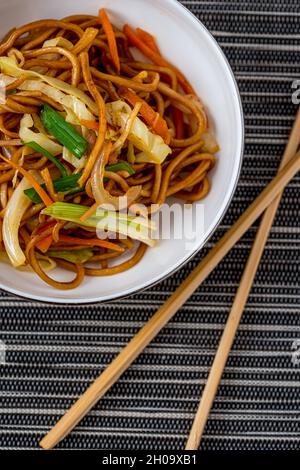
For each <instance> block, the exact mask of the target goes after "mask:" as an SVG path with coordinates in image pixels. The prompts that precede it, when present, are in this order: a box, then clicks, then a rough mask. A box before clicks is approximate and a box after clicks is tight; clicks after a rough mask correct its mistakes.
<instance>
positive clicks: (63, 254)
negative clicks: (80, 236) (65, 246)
mask: <svg viewBox="0 0 300 470" xmlns="http://www.w3.org/2000/svg"><path fill="white" fill-rule="evenodd" d="M47 255H49V256H51V258H58V259H64V260H65V261H69V262H70V263H75V264H84V263H86V262H87V261H89V260H90V259H91V258H92V257H93V255H94V253H93V250H92V249H91V248H83V249H82V250H70V251H67V250H49V251H47Z"/></svg>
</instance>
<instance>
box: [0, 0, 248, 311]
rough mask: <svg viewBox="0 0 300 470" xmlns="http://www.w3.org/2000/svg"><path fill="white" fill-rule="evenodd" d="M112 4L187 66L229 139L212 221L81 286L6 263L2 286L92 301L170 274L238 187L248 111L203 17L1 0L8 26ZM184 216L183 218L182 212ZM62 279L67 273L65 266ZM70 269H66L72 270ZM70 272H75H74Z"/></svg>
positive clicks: (122, 5) (211, 200) (171, 1)
mask: <svg viewBox="0 0 300 470" xmlns="http://www.w3.org/2000/svg"><path fill="white" fill-rule="evenodd" d="M101 6H105V7H107V8H108V9H109V12H110V14H111V15H112V17H113V20H114V22H116V23H117V24H118V25H119V26H121V25H122V24H124V23H129V24H132V25H133V26H140V27H142V28H144V29H146V30H148V31H150V32H151V33H153V34H154V35H155V36H156V37H157V38H158V41H159V46H160V47H161V50H162V53H163V54H164V55H165V57H166V58H167V59H168V60H169V61H171V62H173V63H174V64H176V65H177V66H178V67H179V69H181V70H182V71H184V73H185V74H186V75H187V77H188V78H189V80H190V81H191V83H192V84H193V86H194V88H195V89H196V91H197V92H198V94H199V96H200V97H201V98H202V99H203V101H204V103H205V104H206V106H207V108H208V109H209V114H210V116H211V117H213V122H214V126H215V130H216V135H217V139H218V141H219V143H220V145H221V151H220V152H219V158H218V163H217V165H216V168H215V169H214V170H213V172H212V173H211V174H210V178H211V181H212V189H211V192H210V194H209V195H208V197H207V198H206V199H205V200H204V203H203V207H204V216H205V219H204V227H203V230H202V231H199V233H198V234H197V236H196V237H195V239H194V240H193V241H192V242H190V243H189V244H188V245H187V244H186V240H174V239H171V240H163V241H161V242H160V243H159V244H158V246H157V247H155V248H154V249H149V250H148V251H147V253H146V255H145V257H144V259H143V260H142V261H141V262H140V263H139V264H138V265H137V266H135V267H134V268H133V269H131V270H130V271H127V272H125V273H123V274H119V275H116V276H114V277H105V278H88V277H87V278H86V279H85V281H84V283H83V284H82V285H81V286H80V287H79V288H77V289H75V290H73V291H58V290H55V289H52V288H51V287H49V286H47V285H46V284H44V283H43V282H42V281H41V280H40V279H39V278H38V277H37V276H36V275H35V274H31V273H24V272H20V271H16V270H14V269H13V268H12V267H10V266H8V265H6V264H3V263H1V264H0V287H1V288H3V289H5V290H7V291H9V292H11V293H13V294H17V295H20V296H23V297H27V298H30V299H34V300H41V301H46V302H58V303H72V304H73V303H74V304H75V303H76V304H79V303H90V302H100V301H108V300H112V299H116V298H119V297H124V296H127V295H130V294H133V293H135V292H137V291H139V290H141V289H145V288H147V287H149V286H151V285H153V284H155V283H157V282H158V281H160V280H162V279H164V278H166V277H167V276H169V275H170V274H171V273H173V272H174V271H176V270H177V269H178V268H180V267H181V266H182V265H183V264H184V263H186V262H187V261H188V260H189V259H191V257H192V256H194V255H195V253H197V252H198V251H199V250H200V249H201V248H202V247H203V245H204V244H205V242H206V241H207V240H208V239H209V238H210V237H211V236H212V234H213V232H214V231H215V230H216V228H217V226H218V224H219V223H220V221H221V219H222V217H223V216H224V214H225V212H226V210H227V209H228V206H229V204H230V201H231V198H232V196H233V194H234V191H235V188H236V185H237V181H238V177H239V173H240V168H241V162H242V153H243V135H244V130H243V113H242V106H241V101H240V97H239V92H238V88H237V85H236V82H235V79H234V76H233V73H232V71H231V69H230V66H229V64H228V62H227V60H226V58H225V56H224V54H223V52H222V50H221V49H220V48H219V46H218V44H217V43H216V41H215V40H214V38H213V37H212V36H211V35H210V33H209V32H208V31H207V29H206V28H205V27H204V26H203V24H202V23H201V22H200V21H198V20H197V18H195V16H193V15H192V14H191V13H190V12H189V11H188V10H187V9H186V8H184V7H183V6H182V5H181V4H180V3H178V2H177V1H175V0H126V1H124V0H111V1H109V0H107V1H101V0H88V1H86V2H82V1H80V0H51V1H49V2H45V1H38V0H1V4H0V32H1V34H2V35H3V34H4V33H6V32H7V31H8V30H9V29H10V28H11V27H13V26H19V25H22V24H25V23H27V22H30V21H33V20H37V19H41V18H62V17H64V16H68V15H73V14H79V13H84V14H97V12H98V9H99V7H101ZM175 223H176V219H175ZM59 276H60V278H61V279H63V277H62V274H61V273H59ZM64 276H66V274H64ZM67 276H68V274H67Z"/></svg>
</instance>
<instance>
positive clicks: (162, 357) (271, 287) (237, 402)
mask: <svg viewBox="0 0 300 470" xmlns="http://www.w3.org/2000/svg"><path fill="white" fill-rule="evenodd" d="M182 3H183V4H184V5H185V6H187V7H188V8H190V9H191V11H192V12H193V13H195V14H196V15H197V16H198V17H199V18H200V19H201V20H202V21H203V23H204V24H205V25H206V26H207V27H208V28H209V29H210V30H211V31H212V33H213V35H214V36H215V37H216V39H217V40H218V42H219V44H220V45H221V46H222V48H223V50H224V51H225V54H226V55H227V57H228V59H229V61H230V63H231V66H232V68H233V70H234V72H235V76H236V78H237V81H238V84H239V87H240V91H241V95H242V99H243V105H244V111H245V118H246V149H245V160H244V166H243V170H242V176H241V180H240V184H239V186H238V190H237V192H236V195H235V198H234V201H233V203H232V205H231V207H230V210H229V212H228V214H227V216H226V218H225V219H224V220H223V223H222V226H221V227H220V229H219V230H218V232H217V234H216V235H215V237H214V240H212V241H210V242H209V243H208V244H207V246H206V249H205V250H204V251H203V252H202V254H201V255H199V256H197V257H196V258H195V259H194V260H193V261H192V262H190V263H189V264H188V265H187V266H186V267H185V268H183V269H182V270H181V271H179V272H178V273H176V274H175V275H173V276H172V277H171V278H169V279H167V280H166V281H164V282H163V283H161V284H160V285H159V286H156V287H154V288H152V289H149V290H148V291H146V292H144V293H142V294H139V295H136V296H133V297H131V298H129V299H126V300H122V301H120V302H115V303H112V304H110V305H108V304H107V305H90V306H85V307H82V306H78V307H77V306H74V307H68V306H66V307H60V306H56V305H55V306H54V305H40V304H38V303H36V302H27V301H25V300H22V299H18V298H16V297H13V296H12V295H9V294H7V293H5V292H2V293H1V297H0V305H1V311H0V340H2V341H4V342H5V343H6V345H7V355H6V365H2V366H0V448H2V449H8V448H9V449H13V448H26V449H30V448H37V443H38V440H39V438H41V437H42V435H43V434H44V433H45V432H46V431H47V430H48V429H49V427H50V426H52V425H53V424H54V423H55V422H56V420H57V419H58V417H59V416H60V415H62V414H63V412H64V411H65V410H66V408H67V407H69V406H70V405H71V403H72V402H73V401H74V399H75V398H76V397H77V396H78V395H79V394H81V393H82V392H83V391H84V390H85V388H86V387H87V385H88V384H89V383H90V381H92V380H93V379H94V378H95V377H96V376H97V375H98V374H99V371H100V370H102V369H103V368H104V367H105V365H106V364H108V363H109V362H110V361H111V359H112V358H113V357H114V355H115V354H116V353H117V352H118V351H119V350H120V349H121V348H122V346H123V345H124V344H125V343H126V342H127V341H128V340H129V339H130V338H131V336H132V335H133V334H134V333H135V332H136V331H137V330H138V328H139V327H140V326H141V325H143V323H144V322H145V321H146V320H147V319H148V318H149V317H150V316H151V315H152V314H153V313H154V312H155V310H156V309H157V308H158V306H159V305H161V304H162V303H163V302H164V300H166V298H167V297H168V295H169V294H170V293H171V292H173V291H174V289H175V288H176V286H178V285H179V284H180V282H181V281H182V280H183V279H184V277H185V276H186V275H187V274H188V273H189V272H190V271H191V269H192V268H193V266H194V265H195V264H196V263H197V262H198V261H199V259H200V256H203V255H204V254H205V252H207V250H209V249H210V248H211V247H212V245H213V243H214V241H216V240H217V239H218V238H219V237H220V236H221V235H222V234H223V233H224V231H225V230H226V229H227V228H228V227H229V226H230V225H231V224H232V223H233V221H234V220H235V219H236V218H237V217H238V215H239V214H241V212H242V211H243V209H244V208H246V206H247V205H248V204H249V202H250V201H252V199H253V198H254V197H255V196H256V195H257V194H258V193H259V192H260V191H261V189H262V188H263V187H264V186H265V185H266V183H268V182H269V181H270V180H271V178H272V177H273V176H274V175H275V172H276V170H277V167H278V165H279V162H280V158H281V155H282V152H283V149H284V144H285V142H286V140H287V137H288V134H289V130H290V127H291V125H292V122H293V119H294V116H295V113H296V106H295V105H293V104H292V100H291V94H292V88H291V87H292V82H293V80H295V79H297V78H300V62H299V52H300V45H299V44H300V43H299V39H300V35H299V21H300V5H299V0H282V1H281V2H279V1H278V0H273V1H268V0H265V1H255V0H253V1H252V0H247V1H245V0H235V1H229V0H228V1H217V0H215V1H198V0H194V1H182ZM299 181H300V180H299V176H298V178H295V179H294V180H293V182H292V183H291V184H290V185H289V187H288V189H287V190H286V192H285V195H284V199H283V202H282V205H281V208H280V211H279V214H278V216H277V218H276V223H275V225H274V227H273V229H272V233H271V236H270V240H269V243H268V246H267V249H266V251H265V254H264V258H263V262H262V264H261V267H260V269H259V273H258V275H257V277H256V281H255V285H254V287H253V290H252V293H251V296H250V299H249V302H248V305H247V308H246V311H245V313H244V316H243V320H242V324H241V327H240V329H239V333H238V336H237V338H236V341H235V343H234V347H233V350H232V353H231V356H230V359H229V361H228V365H227V367H226V371H225V374H224V377H223V380H222V384H221V386H220V389H219V392H218V395H217V398H216V400H215V404H214V408H213V411H212V413H211V417H210V420H209V423H208V426H207V428H206V432H205V437H204V439H203V442H202V446H201V448H203V449H210V450H224V449H226V450H228V449H234V450H245V449H251V450H254V449H260V450H261V449H263V450H266V449H268V450H283V449H299V438H300V426H299V407H300V394H299V388H300V381H299V379H300V365H297V361H296V359H297V357H296V353H295V351H294V354H293V348H296V347H297V341H298V343H299V346H298V349H299V348H300V312H299V295H300V288H299V261H300V250H299V232H300V228H299V226H300V224H299V222H300V209H299ZM254 235H255V227H254V228H252V229H251V230H250V231H249V232H248V233H247V235H246V236H245V237H244V238H243V239H242V240H241V242H240V243H239V244H238V245H237V246H236V247H235V249H234V250H232V252H231V253H230V255H229V256H228V257H227V258H226V260H225V261H224V262H223V263H222V264H221V265H220V266H219V267H218V269H217V270H216V271H215V272H214V273H213V275H211V276H210V278H209V280H208V281H207V282H205V284H204V285H203V286H202V287H201V288H200V289H199V290H198V291H197V293H196V294H195V295H194V296H193V297H192V298H191V299H190V300H189V301H188V302H187V303H186V305H185V306H184V308H183V309H182V310H181V311H180V312H179V313H178V314H177V316H176V317H175V319H174V320H173V321H172V322H171V323H170V324H169V325H168V327H167V328H165V329H164V331H163V332H162V333H161V334H160V335H159V336H158V337H157V338H156V339H155V341H153V343H152V344H151V346H150V347H148V348H147V350H146V351H145V352H144V354H142V355H141V356H140V358H139V359H138V360H137V361H136V362H135V364H134V365H133V366H132V367H131V368H130V370H129V371H128V372H126V373H125V374H124V375H123V377H122V378H121V380H119V382H118V384H117V385H116V386H114V387H113V388H112V390H111V391H110V392H109V393H108V394H107V395H106V397H105V398H104V399H103V400H102V401H101V403H100V404H99V405H98V406H97V407H96V408H95V409H94V410H93V411H92V412H91V413H90V414H89V416H88V417H86V418H85V419H84V420H83V421H82V423H81V424H80V425H79V426H78V427H77V428H76V430H75V431H74V432H73V433H72V435H71V436H69V437H68V438H67V439H66V440H65V441H64V442H63V443H62V444H61V447H64V448H73V449H79V448H83V449H92V448H93V449H183V448H184V442H185V439H186V437H187V433H188V430H189V428H190V426H191V423H192V419H193V413H194V412H195V410H196V407H197V404H198V401H199V397H200V394H201V389H202V387H203V385H204V383H205V379H206V377H207V374H208V370H209V366H210V364H211V362H212V359H213V356H214V352H215V350H216V347H217V344H218V339H219V337H220V334H221V332H222V328H223V325H224V322H225V320H226V316H227V314H228V312H229V309H230V306H231V303H232V300H233V298H234V294H235V292H236V289H237V286H238V283H239V279H240V276H241V273H242V270H243V266H244V264H245V261H246V259H247V255H248V253H249V249H250V247H251V243H252V241H253V238H254Z"/></svg>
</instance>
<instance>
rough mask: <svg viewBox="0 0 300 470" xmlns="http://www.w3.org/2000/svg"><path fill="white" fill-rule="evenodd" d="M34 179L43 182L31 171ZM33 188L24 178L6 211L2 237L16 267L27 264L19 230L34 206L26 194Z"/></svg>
mask: <svg viewBox="0 0 300 470" xmlns="http://www.w3.org/2000/svg"><path fill="white" fill-rule="evenodd" d="M30 174H31V175H32V176H34V178H35V179H36V180H37V181H38V182H41V181H42V178H41V176H40V175H39V174H38V173H37V172H36V171H30ZM31 187H32V183H30V181H28V180H27V178H25V177H24V178H23V179H22V181H21V182H20V183H19V185H18V187H17V188H16V189H15V190H14V192H13V195H12V197H11V199H10V200H9V203H8V204H7V206H6V209H5V215H4V219H3V227H2V235H3V242H4V246H5V249H6V253H7V255H8V257H9V259H10V261H11V263H12V265H13V266H14V267H18V266H22V265H23V264H25V262H26V257H25V254H24V253H23V250H22V248H21V247H20V242H19V228H20V223H21V220H22V217H23V215H24V214H25V212H26V211H27V209H28V208H29V207H30V205H31V204H32V202H31V200H30V199H29V198H28V197H27V196H26V195H25V194H24V191H25V189H29V188H31Z"/></svg>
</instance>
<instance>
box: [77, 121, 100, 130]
mask: <svg viewBox="0 0 300 470" xmlns="http://www.w3.org/2000/svg"><path fill="white" fill-rule="evenodd" d="M80 124H81V125H82V126H84V127H87V129H90V130H91V131H99V122H97V121H88V120H86V119H80Z"/></svg>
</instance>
